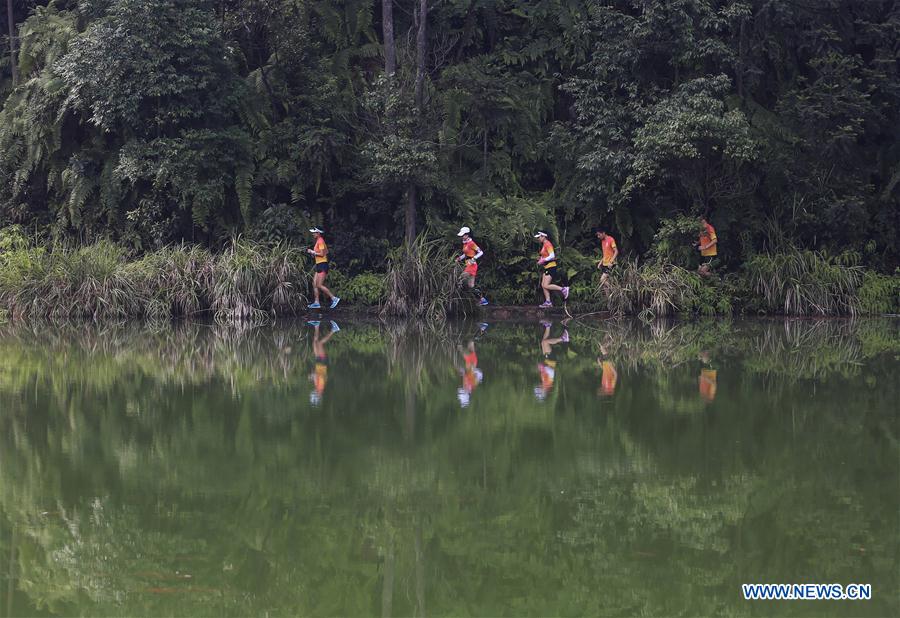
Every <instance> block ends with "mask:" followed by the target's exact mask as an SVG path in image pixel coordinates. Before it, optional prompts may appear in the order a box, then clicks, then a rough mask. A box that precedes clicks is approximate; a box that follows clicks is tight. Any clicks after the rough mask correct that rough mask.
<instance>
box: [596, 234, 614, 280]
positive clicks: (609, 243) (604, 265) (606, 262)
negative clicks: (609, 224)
mask: <svg viewBox="0 0 900 618" xmlns="http://www.w3.org/2000/svg"><path fill="white" fill-rule="evenodd" d="M597 239H598V240H599V241H600V248H601V251H602V253H603V256H602V258H601V259H600V261H599V262H597V268H598V269H599V270H600V272H602V273H603V274H602V275H600V286H601V287H603V286H604V285H606V281H607V280H608V279H609V273H611V272H612V269H613V266H615V265H616V258H617V257H619V248H618V247H617V246H616V239H615V238H613V237H612V236H610V235H609V234H607V233H606V230H602V229H598V230H597Z"/></svg>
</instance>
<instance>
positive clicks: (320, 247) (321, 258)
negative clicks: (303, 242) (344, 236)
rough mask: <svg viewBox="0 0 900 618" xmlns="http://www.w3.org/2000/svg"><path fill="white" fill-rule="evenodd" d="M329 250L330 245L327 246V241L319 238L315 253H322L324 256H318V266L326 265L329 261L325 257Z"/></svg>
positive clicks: (314, 249)
mask: <svg viewBox="0 0 900 618" xmlns="http://www.w3.org/2000/svg"><path fill="white" fill-rule="evenodd" d="M327 249H328V245H326V244H325V239H324V238H322V237H321V236H319V238H317V239H316V246H315V247H313V251H315V252H316V253H321V254H323V255H317V256H316V264H324V263H325V262H327V261H328V258H327V257H326V256H325V255H324V253H325V251H326V250H327Z"/></svg>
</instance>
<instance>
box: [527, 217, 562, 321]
mask: <svg viewBox="0 0 900 618" xmlns="http://www.w3.org/2000/svg"><path fill="white" fill-rule="evenodd" d="M534 238H535V240H537V241H538V242H539V243H541V252H540V256H539V257H538V261H537V263H538V265H539V266H542V267H543V271H542V272H541V289H542V290H543V292H544V304H543V305H540V306H541V307H544V308H546V307H552V306H553V302H551V300H550V292H551V291H553V292H559V293H560V294H562V297H563V300H568V298H569V288H568V286H567V287H561V286H558V285H556V284H555V283H553V280H554V279H556V278H557V273H556V251H555V250H554V249H553V243H551V242H550V239H549V238H548V237H547V232H538V233H537V234H535V235H534Z"/></svg>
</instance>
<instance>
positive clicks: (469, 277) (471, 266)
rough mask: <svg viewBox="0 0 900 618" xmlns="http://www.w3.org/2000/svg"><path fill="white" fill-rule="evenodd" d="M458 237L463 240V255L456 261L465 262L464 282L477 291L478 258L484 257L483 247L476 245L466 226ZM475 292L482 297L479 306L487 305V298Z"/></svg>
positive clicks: (460, 230) (461, 229)
mask: <svg viewBox="0 0 900 618" xmlns="http://www.w3.org/2000/svg"><path fill="white" fill-rule="evenodd" d="M457 236H459V237H460V238H462V241H463V244H462V255H460V256H458V257H457V258H456V261H457V262H462V261H465V263H466V268H465V270H463V281H464V282H465V285H466V286H467V287H468V288H469V289H470V290H475V277H476V276H477V275H478V258H480V257H481V256H482V255H484V251H482V250H481V247H479V246H478V245H476V244H475V241H474V240H472V230H470V229H469V228H467V227H465V226H463V227H461V228H459V233H458V234H457ZM475 291H476V293H477V294H478V296H479V297H480V298H479V300H478V304H479V305H481V306H484V305H487V304H488V300H487V298H485V297H484V296H483V295H482V294H481V292H480V291H477V290H475Z"/></svg>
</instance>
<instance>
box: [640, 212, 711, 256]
mask: <svg viewBox="0 0 900 618" xmlns="http://www.w3.org/2000/svg"><path fill="white" fill-rule="evenodd" d="M700 229H701V224H700V219H699V217H688V216H685V215H678V216H677V217H674V218H672V219H662V220H661V221H660V222H659V229H657V231H656V235H655V236H654V237H653V246H652V247H651V249H650V255H651V256H652V257H653V259H655V260H658V261H662V262H670V263H672V264H677V265H678V266H681V267H682V268H688V267H690V266H693V265H694V264H696V263H697V255H698V251H697V248H696V246H695V243H696V242H697V238H698V237H699V236H700Z"/></svg>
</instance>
